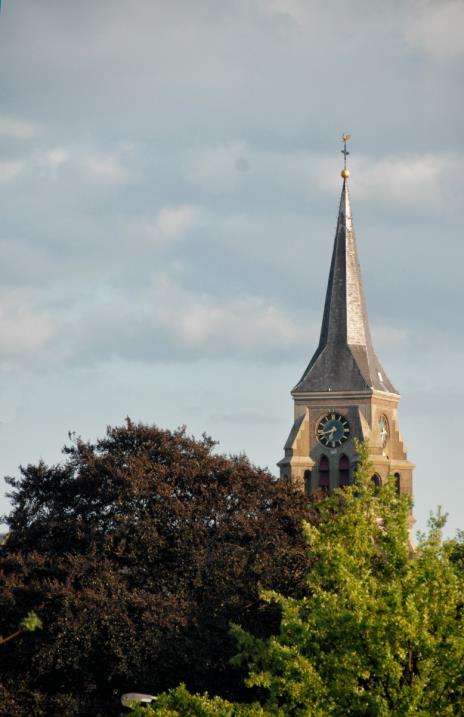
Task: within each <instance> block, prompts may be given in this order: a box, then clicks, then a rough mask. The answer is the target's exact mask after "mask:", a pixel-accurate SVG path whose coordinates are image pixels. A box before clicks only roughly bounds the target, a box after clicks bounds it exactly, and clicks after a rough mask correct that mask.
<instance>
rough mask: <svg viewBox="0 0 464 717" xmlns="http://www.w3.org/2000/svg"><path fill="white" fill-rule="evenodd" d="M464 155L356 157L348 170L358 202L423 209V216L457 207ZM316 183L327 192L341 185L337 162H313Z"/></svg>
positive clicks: (319, 160)
mask: <svg viewBox="0 0 464 717" xmlns="http://www.w3.org/2000/svg"><path fill="white" fill-rule="evenodd" d="M463 161H464V155H463V154H459V153H455V154H450V153H448V152H436V153H432V152H425V153H422V154H413V155H412V154H404V155H401V156H391V155H390V156H388V155H387V156H383V157H380V158H376V157H371V156H367V155H362V154H358V155H353V157H352V158H351V159H350V162H349V166H350V170H351V172H352V179H351V180H350V181H351V183H352V185H353V186H354V187H355V192H356V200H357V201H358V200H361V201H370V202H379V203H381V204H383V203H387V204H389V205H396V206H398V207H411V208H420V209H422V210H423V211H424V212H426V213H428V212H429V211H434V210H437V209H442V208H443V207H444V206H447V207H448V209H449V208H450V206H451V203H453V204H454V202H455V199H457V197H454V194H453V191H452V189H453V186H454V185H455V182H457V181H458V178H459V176H460V173H461V167H462V164H463ZM313 165H314V167H315V168H316V171H315V175H316V181H317V182H318V183H319V184H320V186H321V187H324V188H325V189H326V191H330V192H333V191H334V190H335V187H336V186H337V185H339V183H340V180H339V172H337V168H338V166H339V162H338V164H337V160H336V159H335V158H333V157H324V158H318V159H315V160H314V163H313Z"/></svg>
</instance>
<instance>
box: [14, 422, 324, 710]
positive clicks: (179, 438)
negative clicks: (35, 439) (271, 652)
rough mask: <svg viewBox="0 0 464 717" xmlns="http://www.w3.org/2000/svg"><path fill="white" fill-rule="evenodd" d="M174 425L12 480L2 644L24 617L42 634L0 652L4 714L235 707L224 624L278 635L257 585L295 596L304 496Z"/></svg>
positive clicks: (109, 439) (308, 514) (84, 447)
mask: <svg viewBox="0 0 464 717" xmlns="http://www.w3.org/2000/svg"><path fill="white" fill-rule="evenodd" d="M214 448H215V444H214V442H213V441H212V440H211V439H210V438H208V437H203V438H202V439H201V440H194V439H193V438H191V437H189V436H188V435H187V434H186V432H185V430H183V429H182V430H178V431H176V432H169V431H164V430H160V429H158V428H156V427H155V426H147V425H142V424H134V423H132V422H130V421H127V423H126V425H124V426H122V427H117V428H108V430H107V434H106V436H105V437H104V438H102V439H101V440H99V441H97V442H96V443H95V444H93V443H88V442H85V441H83V440H81V439H79V438H74V439H73V441H72V443H71V445H70V446H68V447H67V448H65V449H64V460H63V462H62V463H61V464H59V465H56V466H47V465H45V464H44V463H39V464H38V465H29V466H27V467H26V468H22V469H21V475H20V477H19V478H17V479H13V478H10V479H9V483H10V485H11V487H12V500H13V507H12V512H11V514H10V515H9V516H8V523H9V528H10V533H9V536H8V540H7V541H6V542H5V544H4V545H3V546H2V547H1V548H0V634H9V633H10V632H12V631H13V630H14V629H15V628H16V626H17V625H18V623H19V620H20V619H21V617H22V616H23V615H24V614H25V613H27V612H28V611H29V610H35V611H36V612H37V614H39V615H40V616H41V618H42V620H43V623H44V625H43V629H42V630H41V631H39V632H37V633H34V634H32V635H29V636H28V637H27V640H26V639H22V640H21V641H20V643H21V644H19V641H11V642H9V643H8V644H6V645H4V646H3V647H2V650H1V651H0V675H1V678H0V679H1V682H2V685H1V690H0V715H5V717H6V715H8V717H23V716H24V715H26V714H27V715H31V716H33V717H40V716H41V715H51V714H59V715H60V717H66V715H78V714H80V715H90V714H92V715H93V716H94V717H97V716H98V715H102V716H103V715H104V717H108V715H110V714H119V712H120V703H119V699H120V695H121V693H122V692H127V691H133V690H134V689H136V690H141V691H147V689H150V690H151V689H153V687H155V688H156V689H157V690H163V689H167V688H169V687H171V686H174V685H177V684H178V683H179V682H180V681H184V682H186V683H187V686H188V687H189V689H191V690H195V691H196V690H199V691H203V690H214V691H219V692H220V694H222V695H223V696H224V697H226V698H230V699H241V698H243V696H244V688H243V686H242V671H241V668H239V667H237V666H236V667H232V666H231V665H230V664H229V659H230V658H231V657H232V655H233V654H234V652H235V643H234V640H233V639H232V637H231V636H230V634H229V624H230V622H231V621H232V622H236V623H240V624H241V625H242V626H243V627H244V628H246V629H250V630H252V631H253V632H254V633H255V634H258V635H261V636H262V637H264V636H266V635H268V634H270V633H271V632H272V631H273V630H274V629H277V627H278V613H279V610H278V609H276V606H275V605H270V604H267V603H266V602H265V601H263V600H262V599H260V588H261V587H263V588H268V589H275V590H278V591H279V592H282V593H283V594H287V595H294V596H297V595H299V594H302V591H303V589H304V583H305V580H306V573H307V569H308V558H307V551H306V547H305V541H304V536H303V533H302V529H301V525H302V521H303V519H304V518H306V519H309V520H312V517H313V516H314V515H315V513H314V510H313V509H312V508H311V506H310V505H309V504H308V501H307V499H305V497H304V496H303V495H301V494H300V493H298V492H296V491H295V490H293V489H292V488H291V487H290V486H289V485H288V484H284V483H282V482H280V481H276V480H275V479H274V478H273V477H272V476H271V475H270V474H269V473H268V472H267V471H265V470H261V469H258V468H255V467H254V466H252V465H251V464H250V462H249V461H248V459H247V458H246V457H244V456H235V457H226V456H224V455H219V454H217V453H216V452H215V450H214Z"/></svg>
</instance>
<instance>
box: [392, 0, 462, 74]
mask: <svg viewBox="0 0 464 717" xmlns="http://www.w3.org/2000/svg"><path fill="white" fill-rule="evenodd" d="M405 36H406V38H407V39H408V41H409V42H410V43H411V44H412V45H413V46H415V47H419V48H421V49H422V50H424V51H425V52H426V53H428V54H429V55H432V56H433V57H436V58H439V59H442V60H455V59H460V58H462V57H463V56H464V5H463V3H462V0H440V2H437V1H436V0H420V1H419V0H416V2H413V3H412V12H411V14H410V16H409V18H408V22H407V24H406V26H405Z"/></svg>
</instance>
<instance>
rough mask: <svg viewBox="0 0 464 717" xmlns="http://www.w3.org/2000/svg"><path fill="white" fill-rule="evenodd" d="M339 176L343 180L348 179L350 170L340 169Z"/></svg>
mask: <svg viewBox="0 0 464 717" xmlns="http://www.w3.org/2000/svg"><path fill="white" fill-rule="evenodd" d="M340 174H341V175H342V177H343V179H348V177H349V176H350V170H349V169H346V168H345V169H342V171H341V172H340Z"/></svg>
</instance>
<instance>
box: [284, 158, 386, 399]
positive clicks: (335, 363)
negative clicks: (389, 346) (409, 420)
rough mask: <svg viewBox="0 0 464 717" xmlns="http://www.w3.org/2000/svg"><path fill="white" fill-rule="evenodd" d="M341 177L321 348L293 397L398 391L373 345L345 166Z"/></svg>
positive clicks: (296, 387) (347, 174)
mask: <svg viewBox="0 0 464 717" xmlns="http://www.w3.org/2000/svg"><path fill="white" fill-rule="evenodd" d="M342 176H343V187H342V195H341V199H340V209H339V212H338V221H337V230H336V233H335V242H334V248H333V254H332V263H331V266H330V274H329V282H328V286H327V294H326V299H325V307H324V315H323V319H322V328H321V336H320V340H319V346H318V348H317V350H316V352H315V354H314V356H313V358H312V359H311V361H310V363H309V365H308V367H307V369H306V371H305V372H304V374H303V377H302V378H301V380H300V381H299V383H298V384H297V385H296V386H295V388H294V393H297V392H300V391H304V392H306V391H341V390H345V391H365V390H367V391H369V390H372V389H375V390H377V391H385V392H388V393H398V392H397V391H396V389H395V388H394V386H393V384H392V383H391V382H390V380H389V378H388V376H387V375H386V373H385V371H384V369H383V368H382V366H381V364H380V361H379V359H378V358H377V356H376V354H375V351H374V348H373V346H372V339H371V335H370V330H369V322H368V319H367V309H366V302H365V299H364V291H363V286H362V281H361V270H360V266H359V261H358V252H357V248H356V238H355V233H354V227H353V220H352V215H351V205H350V197H349V193H348V176H349V172H348V170H347V169H346V167H345V169H344V170H343V171H342Z"/></svg>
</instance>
